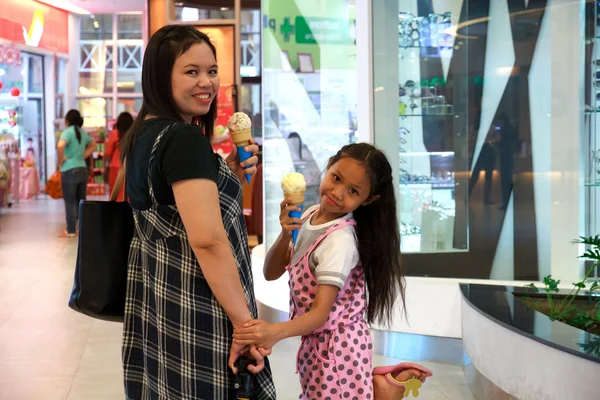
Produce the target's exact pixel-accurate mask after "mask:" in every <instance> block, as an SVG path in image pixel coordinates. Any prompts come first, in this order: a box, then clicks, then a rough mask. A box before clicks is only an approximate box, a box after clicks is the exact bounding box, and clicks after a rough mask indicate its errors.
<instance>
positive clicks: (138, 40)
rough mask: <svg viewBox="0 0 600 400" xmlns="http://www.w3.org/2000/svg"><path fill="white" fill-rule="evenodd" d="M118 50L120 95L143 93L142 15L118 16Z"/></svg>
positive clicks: (118, 85) (118, 88)
mask: <svg viewBox="0 0 600 400" xmlns="http://www.w3.org/2000/svg"><path fill="white" fill-rule="evenodd" d="M117 21H118V23H117V37H118V42H117V48H118V59H119V68H118V72H117V91H118V92H119V93H141V92H142V83H141V82H142V57H143V54H144V41H143V40H142V15H141V14H126V15H118V16H117Z"/></svg>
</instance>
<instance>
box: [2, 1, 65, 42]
mask: <svg viewBox="0 0 600 400" xmlns="http://www.w3.org/2000/svg"><path fill="white" fill-rule="evenodd" d="M0 38H1V39H6V40H9V41H11V42H13V43H22V44H26V45H28V46H32V47H39V48H41V49H45V50H50V51H56V52H60V53H68V52H69V13H68V12H67V11H63V10H59V9H58V8H54V7H51V6H48V5H45V4H42V3H38V2H36V1H33V0H2V10H1V13H0Z"/></svg>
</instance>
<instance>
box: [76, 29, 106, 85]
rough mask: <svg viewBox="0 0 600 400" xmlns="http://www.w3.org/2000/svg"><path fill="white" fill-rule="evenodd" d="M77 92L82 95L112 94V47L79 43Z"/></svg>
mask: <svg viewBox="0 0 600 400" xmlns="http://www.w3.org/2000/svg"><path fill="white" fill-rule="evenodd" d="M79 65H80V67H79V90H78V93H80V94H83V95H88V94H101V93H106V92H112V89H113V84H112V83H113V82H112V81H113V78H112V71H113V46H112V45H107V44H106V43H104V42H101V41H96V40H92V41H87V40H86V41H84V40H81V41H80V64H79Z"/></svg>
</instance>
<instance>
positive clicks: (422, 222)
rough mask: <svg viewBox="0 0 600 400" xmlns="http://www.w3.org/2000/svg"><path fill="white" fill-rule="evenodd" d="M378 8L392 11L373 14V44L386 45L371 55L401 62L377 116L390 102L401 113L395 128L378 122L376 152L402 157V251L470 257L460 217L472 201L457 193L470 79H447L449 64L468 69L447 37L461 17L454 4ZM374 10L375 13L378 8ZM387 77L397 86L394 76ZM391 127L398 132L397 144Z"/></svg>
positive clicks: (462, 180) (402, 1) (379, 98)
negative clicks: (459, 253) (457, 253)
mask: <svg viewBox="0 0 600 400" xmlns="http://www.w3.org/2000/svg"><path fill="white" fill-rule="evenodd" d="M380 3H385V4H386V5H387V7H386V8H385V15H383V14H382V12H381V11H375V17H377V18H384V19H385V22H383V21H381V19H379V20H377V21H378V22H377V23H374V25H373V26H374V29H375V30H376V32H374V36H377V35H379V36H377V37H379V38H381V40H374V44H373V46H374V49H373V52H374V54H382V53H385V54H387V55H388V56H389V57H390V58H395V59H396V60H397V68H396V69H395V71H396V72H395V79H394V80H395V82H396V87H397V92H395V93H385V94H383V93H380V95H376V96H375V104H374V109H375V110H376V111H375V113H376V115H377V114H378V113H381V112H382V110H385V106H383V103H384V102H385V103H386V104H389V101H390V100H392V101H393V102H394V103H395V104H398V106H397V110H396V117H395V118H396V120H397V125H396V124H395V123H394V124H392V125H389V124H388V123H386V124H385V128H384V127H383V126H382V125H381V124H378V119H377V118H376V122H375V135H376V138H375V144H376V145H378V146H379V147H380V148H386V149H389V150H388V152H391V151H392V150H391V149H396V150H395V151H397V153H396V154H393V155H392V159H394V160H397V163H398V164H397V165H398V171H399V173H398V179H399V186H398V188H399V190H398V198H399V203H398V210H399V215H400V233H401V236H402V241H401V243H402V244H401V251H402V252H403V253H409V252H423V253H431V252H455V251H466V250H468V239H467V230H468V224H467V223H466V219H465V218H464V217H462V218H460V215H459V218H457V210H458V211H459V214H460V210H465V208H466V201H467V199H466V197H465V196H464V195H463V196H458V197H457V196H456V193H457V191H458V192H462V189H463V188H466V187H467V183H468V181H467V180H466V174H465V172H466V171H467V161H468V160H467V157H466V153H463V152H458V153H457V149H459V148H460V144H461V143H463V144H465V145H466V141H465V140H466V137H467V131H466V130H465V129H464V128H465V126H464V125H465V123H466V121H467V120H468V114H469V108H468V106H467V98H465V97H462V96H460V94H461V93H464V92H465V90H466V86H467V80H468V75H467V74H468V72H460V73H458V74H454V75H453V76H451V77H450V78H449V77H448V67H449V65H450V62H451V60H454V63H458V62H462V63H464V64H466V62H465V61H466V59H465V56H466V54H467V53H466V52H467V47H466V46H463V45H462V44H461V42H460V40H459V39H457V40H456V43H455V37H454V36H452V35H450V34H448V33H447V32H449V31H450V30H451V29H453V27H456V26H457V24H458V21H459V15H458V14H453V13H452V10H453V9H455V7H454V6H453V5H452V4H450V3H448V4H446V3H439V4H437V3H436V7H433V8H432V9H428V10H427V11H425V10H424V8H423V7H420V6H418V4H417V3H414V2H411V1H406V0H399V1H398V0H395V1H385V0H381V1H380ZM390 5H395V7H391V6H390ZM373 7H374V9H376V8H377V6H376V5H375V4H374V6H373ZM459 49H460V50H459ZM458 60H460V61H458ZM389 67H390V66H389V64H388V65H384V66H381V65H380V66H378V67H375V68H376V70H375V73H376V74H377V73H379V70H378V69H377V68H380V69H387V68H389ZM383 73H385V74H386V75H385V78H386V79H392V73H391V72H389V70H386V71H385V72H383ZM381 78H382V77H377V78H376V79H381ZM449 80H450V81H449ZM390 83H391V82H390V81H386V82H385V84H390ZM376 86H380V84H379V83H377V85H376ZM390 111H391V108H390ZM386 117H389V116H386ZM392 126H394V128H393V129H394V130H396V131H397V132H398V134H397V137H395V138H394V139H393V140H392V139H391V137H390V127H392ZM396 126H397V128H396ZM383 130H384V131H383ZM381 136H385V137H381ZM478 177H479V174H477V177H476V178H474V179H473V180H474V181H476V180H477V178H478ZM489 177H491V176H489ZM489 177H485V178H484V177H483V176H482V178H481V179H480V181H481V182H485V186H486V189H485V190H486V193H487V191H488V189H489V183H488V182H489ZM488 201H490V200H488Z"/></svg>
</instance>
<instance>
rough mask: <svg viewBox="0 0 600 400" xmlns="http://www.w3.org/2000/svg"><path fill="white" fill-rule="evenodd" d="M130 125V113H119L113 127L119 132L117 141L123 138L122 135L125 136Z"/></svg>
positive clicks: (131, 123)
mask: <svg viewBox="0 0 600 400" xmlns="http://www.w3.org/2000/svg"><path fill="white" fill-rule="evenodd" d="M131 125H133V117H132V116H131V114H129V113H128V112H127V111H125V112H122V113H121V114H119V117H118V118H117V123H116V124H115V128H116V129H117V132H118V133H119V142H120V141H121V139H123V136H125V134H126V133H127V131H128V130H129V128H131Z"/></svg>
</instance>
